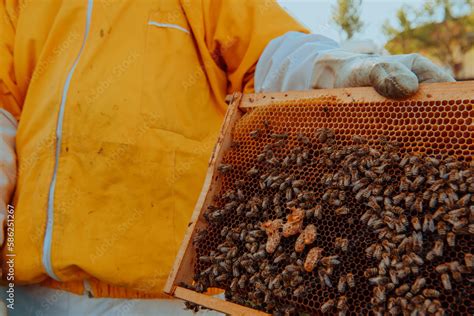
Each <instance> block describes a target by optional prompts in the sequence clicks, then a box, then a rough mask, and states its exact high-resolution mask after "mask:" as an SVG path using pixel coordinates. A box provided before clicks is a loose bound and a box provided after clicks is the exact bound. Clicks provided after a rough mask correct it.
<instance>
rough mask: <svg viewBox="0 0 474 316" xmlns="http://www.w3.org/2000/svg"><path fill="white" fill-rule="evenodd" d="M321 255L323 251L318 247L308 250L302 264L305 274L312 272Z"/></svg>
mask: <svg viewBox="0 0 474 316" xmlns="http://www.w3.org/2000/svg"><path fill="white" fill-rule="evenodd" d="M322 253H323V249H322V248H318V247H314V248H311V249H310V250H309V252H308V254H307V255H306V260H305V262H304V269H305V270H306V271H307V272H311V271H313V269H314V268H315V267H316V265H317V264H318V262H319V261H320V260H321V255H322Z"/></svg>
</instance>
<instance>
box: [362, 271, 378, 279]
mask: <svg viewBox="0 0 474 316" xmlns="http://www.w3.org/2000/svg"><path fill="white" fill-rule="evenodd" d="M378 274H379V269H377V268H368V269H367V270H365V272H364V277H366V278H367V279H369V278H371V277H374V276H376V275H378Z"/></svg>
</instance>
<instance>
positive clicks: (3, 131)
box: [0, 108, 17, 247]
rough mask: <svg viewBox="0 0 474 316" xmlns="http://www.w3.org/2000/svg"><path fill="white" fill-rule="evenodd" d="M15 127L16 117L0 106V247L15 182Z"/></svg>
mask: <svg viewBox="0 0 474 316" xmlns="http://www.w3.org/2000/svg"><path fill="white" fill-rule="evenodd" d="M16 128H17V121H16V119H15V118H14V117H13V116H12V115H11V114H10V113H9V112H7V111H5V110H4V109H1V108H0V247H1V246H3V242H4V238H5V232H4V228H5V220H6V214H7V207H8V203H9V201H10V198H11V195H12V193H13V190H14V188H15V183H16V172H17V170H16V154H15V135H16Z"/></svg>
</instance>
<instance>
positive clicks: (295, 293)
mask: <svg viewBox="0 0 474 316" xmlns="http://www.w3.org/2000/svg"><path fill="white" fill-rule="evenodd" d="M304 291H305V286H304V285H300V286H298V287H297V288H296V290H294V291H293V296H295V297H300V296H302V295H303V294H304Z"/></svg>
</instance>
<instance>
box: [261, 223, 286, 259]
mask: <svg viewBox="0 0 474 316" xmlns="http://www.w3.org/2000/svg"><path fill="white" fill-rule="evenodd" d="M282 224H283V221H282V220H281V219H276V220H273V221H267V222H265V223H263V224H262V229H263V230H265V232H266V233H267V236H268V239H267V243H266V246H265V250H266V251H267V252H268V253H273V252H275V250H276V249H277V247H278V245H279V244H280V239H281V236H280V228H281V227H282Z"/></svg>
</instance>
